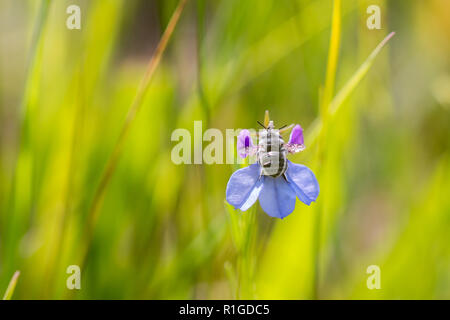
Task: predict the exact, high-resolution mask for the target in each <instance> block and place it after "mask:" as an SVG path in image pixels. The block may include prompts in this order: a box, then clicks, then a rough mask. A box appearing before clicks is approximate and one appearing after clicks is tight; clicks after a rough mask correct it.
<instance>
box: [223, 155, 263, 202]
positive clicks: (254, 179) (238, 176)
mask: <svg viewBox="0 0 450 320" xmlns="http://www.w3.org/2000/svg"><path fill="white" fill-rule="evenodd" d="M259 177H260V168H259V165H258V164H257V163H254V164H252V165H250V166H248V167H246V168H243V169H239V170H237V171H236V172H234V173H233V174H232V175H231V177H230V180H228V184H227V191H226V199H227V201H228V203H229V204H231V205H232V206H233V207H234V208H235V209H241V210H242V211H245V210H247V209H248V208H250V207H251V206H252V205H253V204H254V203H255V201H256V199H258V196H259V193H260V192H261V188H262V182H263V179H260V178H259Z"/></svg>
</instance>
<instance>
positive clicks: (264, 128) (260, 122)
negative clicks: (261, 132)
mask: <svg viewBox="0 0 450 320" xmlns="http://www.w3.org/2000/svg"><path fill="white" fill-rule="evenodd" d="M256 122H258V124H259V125H260V126H261V127H263V128H264V129H267V128H266V127H265V126H264V125H263V124H262V123H261V122H259V121H258V120H256Z"/></svg>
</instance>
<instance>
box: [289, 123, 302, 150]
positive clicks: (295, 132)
mask: <svg viewBox="0 0 450 320" xmlns="http://www.w3.org/2000/svg"><path fill="white" fill-rule="evenodd" d="M289 143H290V144H298V145H303V144H304V140H303V129H302V127H301V126H300V125H299V124H297V125H296V126H295V127H294V129H292V131H291V136H290V137H289Z"/></svg>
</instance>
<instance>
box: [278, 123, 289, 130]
mask: <svg viewBox="0 0 450 320" xmlns="http://www.w3.org/2000/svg"><path fill="white" fill-rule="evenodd" d="M286 127H287V124H285V125H284V126H282V127H279V128H278V130H281V129H283V128H286Z"/></svg>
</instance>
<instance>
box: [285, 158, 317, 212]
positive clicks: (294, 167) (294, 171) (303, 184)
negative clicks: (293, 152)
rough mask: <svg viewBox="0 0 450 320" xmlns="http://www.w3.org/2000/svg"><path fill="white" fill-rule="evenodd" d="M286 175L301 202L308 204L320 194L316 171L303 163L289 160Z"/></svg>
mask: <svg viewBox="0 0 450 320" xmlns="http://www.w3.org/2000/svg"><path fill="white" fill-rule="evenodd" d="M286 177H287V179H288V181H289V182H290V185H291V187H292V188H293V189H294V191H295V194H296V195H297V197H298V198H299V199H300V201H301V202H303V203H305V204H307V205H308V206H309V205H310V204H311V202H313V201H316V199H317V197H318V196H319V183H318V182H317V179H316V176H315V175H314V173H313V172H312V171H311V170H310V169H309V168H308V167H306V166H304V165H302V164H297V163H293V162H291V161H288V168H287V170H286Z"/></svg>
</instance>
